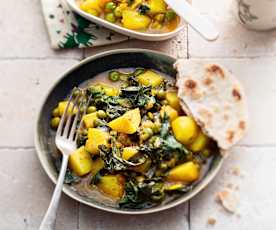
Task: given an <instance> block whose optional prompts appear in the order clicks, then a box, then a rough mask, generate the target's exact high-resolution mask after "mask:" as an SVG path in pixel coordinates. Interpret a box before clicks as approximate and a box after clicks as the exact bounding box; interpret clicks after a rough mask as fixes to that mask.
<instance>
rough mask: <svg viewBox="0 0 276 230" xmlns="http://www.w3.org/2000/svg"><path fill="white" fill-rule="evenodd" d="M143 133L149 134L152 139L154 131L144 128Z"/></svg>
mask: <svg viewBox="0 0 276 230" xmlns="http://www.w3.org/2000/svg"><path fill="white" fill-rule="evenodd" d="M143 133H144V134H148V135H149V137H151V136H152V135H153V131H152V129H151V128H144V129H143Z"/></svg>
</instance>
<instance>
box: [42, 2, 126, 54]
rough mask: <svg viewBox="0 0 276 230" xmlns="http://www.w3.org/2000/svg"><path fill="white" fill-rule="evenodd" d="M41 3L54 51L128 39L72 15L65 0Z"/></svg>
mask: <svg viewBox="0 0 276 230" xmlns="http://www.w3.org/2000/svg"><path fill="white" fill-rule="evenodd" d="M41 1H42V9H43V14H44V18H45V21H46V25H47V29H48V33H49V36H50V41H51V46H52V48H54V49H61V48H75V47H77V48H85V47H92V46H102V45H107V44H113V43H118V42H122V41H125V40H127V39H128V37H126V36H123V35H120V34H118V33H115V32H112V31H110V30H108V29H105V28H103V27H100V26H98V25H96V24H95V23H92V22H90V21H88V20H86V19H85V18H83V17H81V16H79V15H77V14H75V13H73V12H72V11H71V10H70V8H69V7H68V5H67V3H66V0H41Z"/></svg>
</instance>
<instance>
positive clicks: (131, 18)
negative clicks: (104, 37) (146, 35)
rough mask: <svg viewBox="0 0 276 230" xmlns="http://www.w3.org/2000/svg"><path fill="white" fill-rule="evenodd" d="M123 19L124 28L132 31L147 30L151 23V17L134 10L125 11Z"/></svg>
mask: <svg viewBox="0 0 276 230" xmlns="http://www.w3.org/2000/svg"><path fill="white" fill-rule="evenodd" d="M122 17H123V18H122V25H123V27H125V28H127V29H131V30H144V29H147V28H148V26H149V24H150V22H151V19H150V17H148V16H146V15H142V14H139V12H137V11H133V10H124V11H123V14H122Z"/></svg>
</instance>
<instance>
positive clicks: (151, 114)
mask: <svg viewBox="0 0 276 230" xmlns="http://www.w3.org/2000/svg"><path fill="white" fill-rule="evenodd" d="M148 118H149V119H150V120H153V119H154V116H153V113H152V112H148Z"/></svg>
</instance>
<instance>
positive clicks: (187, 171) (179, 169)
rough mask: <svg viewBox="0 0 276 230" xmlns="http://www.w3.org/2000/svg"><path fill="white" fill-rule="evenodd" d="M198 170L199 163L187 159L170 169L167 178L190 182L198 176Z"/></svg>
mask: <svg viewBox="0 0 276 230" xmlns="http://www.w3.org/2000/svg"><path fill="white" fill-rule="evenodd" d="M199 172H200V167H199V165H198V164H195V163H194V162H192V161H189V162H186V163H184V164H181V165H178V166H176V167H174V168H173V169H171V170H170V171H169V174H168V176H167V180H168V181H170V182H185V183H191V182H193V181H195V180H197V179H198V178H199Z"/></svg>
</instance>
